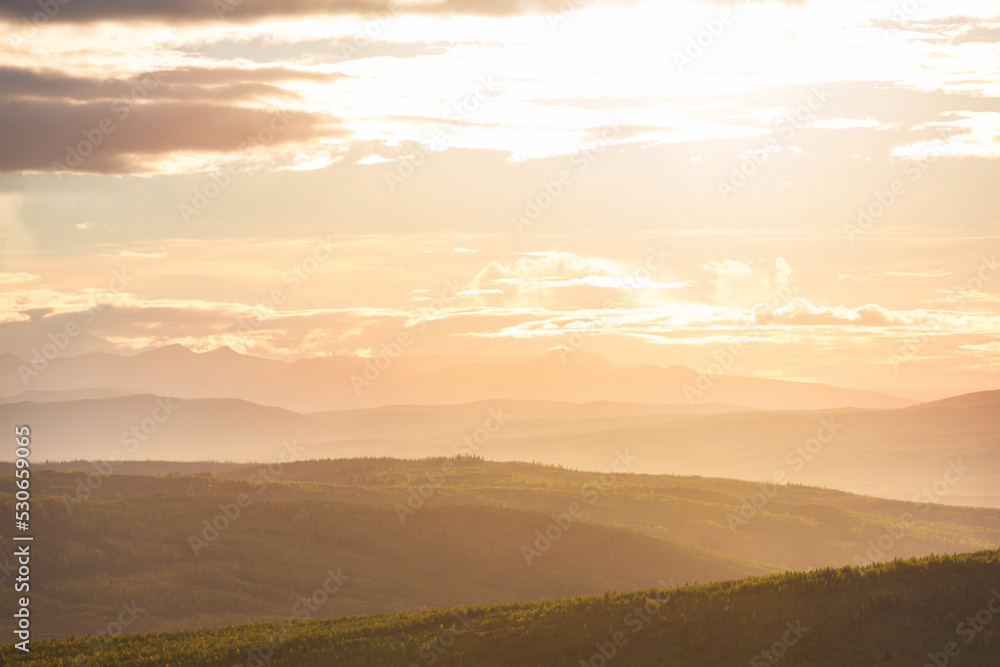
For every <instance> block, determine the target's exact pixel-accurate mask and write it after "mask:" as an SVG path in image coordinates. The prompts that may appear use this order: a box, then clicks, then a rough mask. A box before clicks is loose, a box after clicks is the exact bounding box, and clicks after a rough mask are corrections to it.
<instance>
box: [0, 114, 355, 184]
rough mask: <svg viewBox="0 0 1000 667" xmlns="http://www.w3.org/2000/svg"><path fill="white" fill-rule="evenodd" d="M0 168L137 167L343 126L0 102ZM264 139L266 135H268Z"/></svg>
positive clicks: (310, 117) (283, 118)
mask: <svg viewBox="0 0 1000 667" xmlns="http://www.w3.org/2000/svg"><path fill="white" fill-rule="evenodd" d="M0 116H3V118H4V132H3V133H2V135H0V171H28V170H38V171H49V170H57V171H58V170H62V171H78V172H98V173H129V172H141V171H143V170H145V169H148V168H149V165H150V164H152V162H153V160H152V158H155V157H165V156H168V155H169V154H171V153H175V152H195V153H198V152H203V153H238V152H241V151H247V150H249V149H250V148H251V147H252V146H253V145H255V144H254V142H255V141H256V144H257V145H263V146H267V147H270V146H274V145H280V144H284V143H289V142H303V141H307V140H310V139H316V138H320V137H333V136H343V135H345V134H346V131H345V130H344V129H343V128H342V127H340V126H339V123H338V121H337V119H335V118H333V117H332V116H329V115H325V114H319V113H309V112H300V111H288V112H281V111H268V110H266V109H258V108H247V107H239V106H228V105H217V104H205V103H198V104H184V103H178V102H146V103H141V104H136V105H134V106H130V105H128V104H124V103H121V104H117V105H114V104H113V105H110V106H109V105H108V104H107V103H102V102H86V103H81V104H75V103H71V102H68V101H61V100H60V101H57V100H25V99H19V100H14V101H10V100H8V101H0ZM268 139H269V140H268Z"/></svg>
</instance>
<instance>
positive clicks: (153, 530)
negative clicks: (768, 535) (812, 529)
mask: <svg viewBox="0 0 1000 667" xmlns="http://www.w3.org/2000/svg"><path fill="white" fill-rule="evenodd" d="M67 477H69V476H67V475H65V474H63V473H52V474H47V475H41V476H39V477H38V478H36V480H35V481H36V485H35V487H34V490H35V493H36V494H39V493H40V492H41V491H42V490H43V489H45V488H46V487H47V483H46V482H49V481H52V482H56V484H55V485H54V486H55V488H54V489H53V488H50V489H49V490H50V491H51V490H58V489H59V488H60V487H59V483H63V484H66V485H68V484H69V482H68V481H67V479H66V478H67ZM118 482H124V484H121V485H117V483H118ZM129 484H142V485H144V486H145V487H146V488H147V490H150V489H155V488H156V487H157V486H163V487H172V492H171V493H170V494H165V493H162V492H159V493H147V494H143V495H131V496H129V495H123V494H122V490H124V491H126V493H127V491H128V488H127V486H128V485H129ZM116 485H117V486H116ZM102 490H103V491H105V492H106V493H108V494H110V495H108V496H107V497H102V498H96V497H95V498H91V499H89V500H87V501H86V502H84V503H82V504H80V505H77V506H75V507H74V511H73V513H72V514H69V513H68V512H67V511H66V508H65V506H64V504H63V502H62V501H61V500H59V499H57V498H53V497H51V496H49V497H39V496H37V495H36V499H35V500H34V506H33V526H34V529H33V533H34V535H35V537H36V543H35V544H36V545H37V547H36V554H37V555H36V557H35V558H34V559H33V562H32V568H33V580H34V581H36V582H44V583H43V584H42V585H40V586H39V590H38V591H37V592H36V594H35V597H34V599H33V607H32V609H33V610H34V611H35V612H36V615H37V618H38V621H37V622H36V624H35V630H36V631H37V632H39V633H42V634H41V636H62V635H66V634H69V633H72V632H78V633H91V632H95V631H96V630H97V629H98V628H99V627H100V626H101V625H102V624H103V623H106V622H107V621H106V620H103V619H113V618H114V617H115V615H116V613H117V611H116V610H117V608H118V606H119V605H120V603H121V602H122V601H131V600H135V601H136V602H137V604H138V605H140V606H144V607H146V608H147V609H148V611H147V613H146V614H145V615H143V617H142V618H141V619H139V620H138V621H137V626H136V629H180V628H195V627H201V626H205V625H221V624H228V623H238V622H244V623H245V622H251V621H260V620H267V619H280V618H287V617H290V616H292V615H293V609H294V605H295V603H296V601H298V600H299V599H300V598H301V597H302V596H303V595H306V594H309V593H310V592H311V591H313V590H314V589H316V588H317V586H320V585H321V584H322V583H323V581H324V579H325V578H326V576H327V575H326V572H327V570H329V569H332V570H334V571H336V570H337V569H338V568H339V569H340V570H341V571H342V573H343V574H345V575H348V576H350V577H351V580H350V584H349V585H348V586H346V587H345V588H344V590H343V592H342V594H340V595H338V596H336V597H335V598H334V599H332V600H331V601H330V602H329V604H327V605H325V606H324V608H323V609H322V612H321V613H322V615H323V616H332V615H341V614H359V613H374V612H382V611H400V610H405V609H416V608H421V607H429V606H451V605H457V604H482V603H487V602H507V601H515V600H530V599H540V598H546V597H558V596H566V595H580V594H592V593H600V592H604V591H607V590H628V589H634V588H639V587H647V586H652V585H655V584H656V583H657V582H658V581H659V579H660V578H661V577H663V576H665V573H666V572H668V571H669V573H670V575H671V576H674V577H675V579H676V580H677V581H678V582H681V583H683V582H691V583H694V582H705V581H713V580H719V579H724V578H730V577H737V576H745V575H747V574H752V573H764V572H768V571H773V569H769V568H767V567H763V566H757V565H754V564H750V563H746V562H742V561H738V560H736V559H733V558H729V557H725V556H719V555H715V554H709V553H707V552H703V551H699V550H697V549H694V548H691V547H688V546H684V545H678V544H674V543H670V542H667V541H664V540H660V539H656V538H653V537H649V536H646V535H642V534H640V533H636V532H634V531H627V530H623V529H618V528H614V527H611V526H603V525H595V524H584V523H579V524H576V525H572V526H571V527H570V528H569V529H568V530H566V531H565V533H564V534H563V535H562V536H561V537H560V538H559V539H558V540H556V541H555V542H554V543H553V544H552V547H551V548H550V549H549V550H547V551H545V553H544V554H542V555H541V556H540V557H538V558H535V559H533V562H532V564H531V566H530V567H529V566H528V565H527V564H526V561H525V559H524V557H523V555H522V550H521V549H522V546H523V545H525V544H532V543H533V542H534V540H535V537H536V536H535V531H536V530H538V529H544V528H545V527H546V526H548V525H549V524H551V523H552V519H551V518H550V517H548V516H546V515H543V514H540V513H537V512H528V511H522V510H513V509H501V508H495V507H484V506H445V507H433V508H424V509H422V510H421V511H419V512H416V513H415V514H413V515H412V516H410V517H409V518H407V519H406V522H405V524H401V523H400V521H399V519H398V517H397V514H396V512H395V511H394V510H393V508H392V507H390V506H386V505H368V504H365V505H352V504H345V503H341V502H327V501H321V500H314V499H304V498H300V497H297V496H300V495H303V494H305V495H308V491H309V490H308V489H302V488H300V487H299V486H298V485H295V484H279V483H275V484H272V485H270V486H268V487H267V489H266V490H265V491H264V492H263V493H261V494H259V495H258V494H257V493H256V490H255V487H252V486H249V485H248V484H247V483H245V482H216V481H213V480H211V479H207V478H184V477H180V478H159V479H156V478H128V477H124V478H121V479H115V478H112V479H109V480H108V481H107V488H105V487H102ZM241 491H242V492H246V493H248V495H249V496H250V497H251V498H253V503H252V504H251V505H250V506H249V507H246V508H244V509H242V510H241V513H240V516H239V517H238V518H237V519H236V520H235V521H233V522H232V526H231V527H230V528H229V529H227V530H225V531H223V532H222V533H221V535H220V536H219V537H218V538H217V539H216V540H214V541H212V542H211V543H209V544H207V545H206V546H205V547H204V548H202V549H201V550H200V554H199V555H198V556H196V555H195V554H194V552H193V551H192V549H191V547H190V545H189V541H188V540H189V536H191V535H192V534H195V533H200V531H201V530H202V528H203V522H204V521H205V520H206V519H211V518H212V517H214V516H218V515H219V514H220V510H219V505H220V504H231V503H232V502H233V500H234V498H235V497H236V495H237V493H239V492H241ZM10 503H11V501H10V497H9V496H7V498H6V499H3V500H0V512H8V513H9V512H12V511H13V509H12V507H10ZM2 543H3V544H4V545H5V546H6V545H7V544H9V543H10V542H9V540H7V539H3V540H2ZM3 555H4V553H3V552H2V551H0V561H2V560H3V558H2V556H3ZM13 598H14V593H13V591H11V590H10V589H9V588H7V587H5V588H4V589H3V590H2V591H0V601H2V602H3V607H4V608H13ZM10 622H11V621H10V619H9V617H8V618H4V619H3V621H0V626H2V627H4V628H6V627H8V626H9V624H10Z"/></svg>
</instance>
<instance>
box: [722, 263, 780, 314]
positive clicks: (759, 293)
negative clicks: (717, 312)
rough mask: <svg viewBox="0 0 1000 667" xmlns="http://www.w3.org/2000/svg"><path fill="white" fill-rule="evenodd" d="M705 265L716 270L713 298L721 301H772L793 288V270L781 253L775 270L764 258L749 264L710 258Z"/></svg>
mask: <svg viewBox="0 0 1000 667" xmlns="http://www.w3.org/2000/svg"><path fill="white" fill-rule="evenodd" d="M702 267H703V268H705V269H708V270H709V271H711V272H712V273H713V274H715V277H714V279H713V280H712V283H713V284H714V285H715V291H714V292H713V294H712V299H713V301H714V302H715V303H718V304H720V305H727V306H751V305H754V304H756V303H761V302H763V303H770V302H772V301H775V300H782V299H785V298H787V295H788V294H790V291H791V283H792V273H793V270H792V267H791V266H789V264H788V262H786V261H785V260H784V259H783V258H781V257H778V258H777V259H775V261H774V270H773V274H772V272H771V269H770V268H769V267H768V266H767V264H765V263H763V262H757V263H753V264H748V263H746V262H741V261H739V260H735V259H727V260H725V261H721V262H720V261H711V262H706V263H705V264H703V265H702Z"/></svg>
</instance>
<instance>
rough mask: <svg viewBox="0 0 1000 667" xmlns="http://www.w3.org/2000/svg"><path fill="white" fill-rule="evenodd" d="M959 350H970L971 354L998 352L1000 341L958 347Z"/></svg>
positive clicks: (999, 350)
mask: <svg viewBox="0 0 1000 667" xmlns="http://www.w3.org/2000/svg"><path fill="white" fill-rule="evenodd" d="M958 347H959V349H960V350H971V351H972V352H1000V341H995V340H994V341H990V342H989V343H983V344H981V345H959V346H958Z"/></svg>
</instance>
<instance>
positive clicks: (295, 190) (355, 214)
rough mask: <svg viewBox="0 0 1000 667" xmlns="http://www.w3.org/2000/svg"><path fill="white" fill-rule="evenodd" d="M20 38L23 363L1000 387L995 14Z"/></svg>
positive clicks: (11, 118)
mask: <svg viewBox="0 0 1000 667" xmlns="http://www.w3.org/2000/svg"><path fill="white" fill-rule="evenodd" d="M0 44H3V47H2V48H0V241H2V245H0V332H2V340H0V352H11V353H15V354H18V355H21V356H24V357H28V356H30V355H31V354H33V352H34V351H35V350H39V349H41V347H42V346H44V345H45V344H47V343H48V342H50V341H52V340H53V339H59V340H63V338H62V337H61V333H65V332H66V331H67V326H70V327H71V328H72V330H73V331H74V333H73V334H72V335H67V336H66V338H65V345H63V346H60V349H59V354H62V355H67V356H68V355H74V354H81V353H84V352H94V351H104V352H118V353H128V354H130V353H134V352H139V351H142V350H146V349H151V348H155V347H158V346H162V345H166V344H171V343H181V344H183V345H186V346H189V347H191V348H192V349H195V350H199V351H200V350H210V349H214V348H216V347H219V346H222V345H228V346H230V347H233V348H234V349H237V350H239V351H244V352H250V353H253V354H257V355H261V356H268V357H274V358H282V359H297V358H303V357H313V356H318V355H355V356H370V355H374V354H378V353H379V351H381V350H383V349H384V348H386V346H392V345H393V343H394V341H398V340H399V337H400V334H401V333H404V332H409V333H412V334H414V335H413V336H411V337H409V338H407V340H412V342H411V343H410V344H408V345H407V347H406V350H405V353H406V354H435V355H458V356H475V355H497V356H511V357H518V356H529V355H538V354H543V353H544V352H546V351H547V350H550V349H552V348H556V347H571V348H574V349H576V348H581V349H582V348H586V349H587V350H589V351H592V352H594V353H597V354H601V355H603V356H606V357H607V358H609V359H611V360H613V361H616V362H619V363H629V364H632V363H651V364H659V365H673V364H680V365H684V366H689V367H692V368H695V369H699V370H703V369H706V368H708V367H710V366H712V365H715V366H716V367H719V368H723V369H724V370H725V371H726V372H729V373H733V374H740V375H755V376H760V377H773V378H783V379H793V380H808V381H820V382H829V383H833V384H838V385H841V386H849V387H858V388H865V389H878V390H882V391H888V392H892V393H897V394H899V395H906V396H918V397H923V396H927V397H934V396H940V395H947V394H954V393H960V392H962V391H973V390H979V389H992V388H997V387H998V386H1000V381H998V380H1000V264H998V261H997V250H998V245H1000V243H998V241H1000V197H998V196H997V194H996V186H997V183H998V182H1000V179H998V176H1000V169H998V164H1000V163H998V160H997V158H998V157H1000V69H998V65H1000V57H998V56H1000V14H998V13H997V6H996V4H995V1H986V0H983V1H979V0H955V1H952V2H947V3H945V2H942V1H940V0H937V1H934V0H924V1H922V2H921V1H918V0H910V1H909V2H902V1H899V0H896V1H893V2H882V1H871V0H864V1H861V0H836V1H833V0H802V1H799V2H795V1H787V2H771V1H763V0H751V1H750V2H725V1H717V2H689V1H687V0H678V1H676V2H670V3H665V2H637V1H627V2H618V1H607V2H599V1H595V2H590V1H585V0H538V1H537V2H532V1H527V0H525V1H510V0H484V1H482V2H469V1H468V0H440V1H439V2H423V1H405V2H403V1H401V2H396V1H395V0H394V1H392V2H380V1H378V0H372V1H369V0H342V1H339V2H334V1H331V0H291V1H289V0H242V1H240V0H215V1H214V2H210V1H209V0H200V1H197V2H195V1H191V0H162V1H160V2H155V3H138V2H132V1H129V0H108V1H105V2H97V1H96V0H70V1H69V2H66V3H64V4H61V3H60V2H58V1H57V0H53V1H52V2H49V3H46V2H37V1H29V0H8V1H6V2H4V3H2V5H0ZM74 323H77V324H78V326H75V327H74V326H73V324H74ZM734 350H736V351H737V352H735V353H734Z"/></svg>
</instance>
